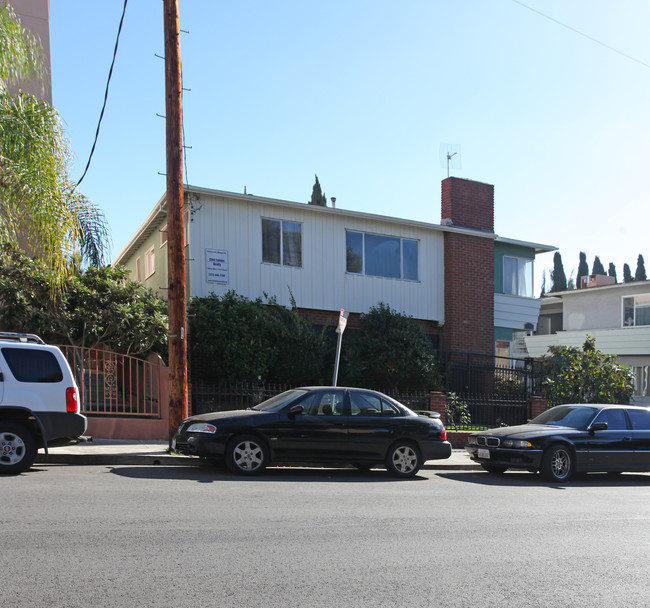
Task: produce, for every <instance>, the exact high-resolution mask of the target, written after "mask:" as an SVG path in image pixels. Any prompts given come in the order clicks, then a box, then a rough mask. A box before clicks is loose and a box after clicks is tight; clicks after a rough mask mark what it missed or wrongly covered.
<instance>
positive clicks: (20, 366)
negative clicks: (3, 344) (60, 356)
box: [2, 348, 63, 382]
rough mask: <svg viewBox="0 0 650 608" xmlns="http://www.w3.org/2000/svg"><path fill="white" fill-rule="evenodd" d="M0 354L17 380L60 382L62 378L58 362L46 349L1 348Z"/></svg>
mask: <svg viewBox="0 0 650 608" xmlns="http://www.w3.org/2000/svg"><path fill="white" fill-rule="evenodd" d="M2 354H3V355H4V358H5V360H6V361H7V365H8V366H9V369H10V370H11V373H12V374H13V376H14V378H16V380H18V382H61V380H63V372H62V371H61V367H60V366H59V362H58V361H57V360H56V357H55V356H54V355H53V354H52V353H50V352H48V351H46V350H36V349H29V350H28V349H26V348H3V349H2Z"/></svg>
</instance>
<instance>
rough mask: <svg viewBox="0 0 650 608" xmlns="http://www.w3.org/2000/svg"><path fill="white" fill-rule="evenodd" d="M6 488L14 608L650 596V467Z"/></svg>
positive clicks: (33, 476) (48, 470)
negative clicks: (547, 477)
mask: <svg viewBox="0 0 650 608" xmlns="http://www.w3.org/2000/svg"><path fill="white" fill-rule="evenodd" d="M0 488H2V497H3V501H2V502H3V508H2V528H1V532H0V546H1V547H2V551H1V552H0V572H2V587H1V588H0V601H1V603H2V604H3V605H10V606H16V607H27V606H29V607H30V608H40V607H48V608H52V607H58V606H61V607H63V606H65V607H77V606H79V607H81V606H83V607H89V606H111V607H121V606H129V607H149V606H151V607H157V606H174V607H184V606H219V607H238V608H246V607H249V606H250V607H253V606H265V607H278V608H279V607H283V608H288V607H293V606H301V607H309V608H311V607H321V606H322V607H325V606H327V607H344V606H354V607H374V606H387V607H401V606H445V607H446V606H450V607H454V606H477V607H478V606H481V607H485V606H506V605H517V606H540V607H548V606H576V607H578V606H580V607H582V606H585V605H589V606H592V607H600V606H603V607H604V606H609V607H613V606H621V607H622V606H625V607H628V608H629V607H633V606H639V607H640V606H647V604H648V596H649V589H648V587H649V585H648V575H647V568H648V559H649V558H650V500H648V499H649V497H650V475H641V474H638V475H633V474H624V475H619V476H616V477H611V476H607V475H589V476H582V477H578V478H577V479H576V480H575V481H573V482H571V483H569V484H565V485H557V484H549V483H546V482H543V481H542V480H541V479H540V478H539V477H538V476H534V475H531V474H527V473H507V474H506V475H505V476H503V477H501V478H495V477H491V476H489V475H488V474H486V473H483V472H473V471H444V470H440V469H438V470H427V469H426V468H425V469H424V470H423V471H421V473H420V475H419V476H418V477H417V478H416V479H414V480H410V481H402V480H396V479H394V478H391V477H389V476H388V475H387V474H386V472H385V471H383V470H376V471H372V472H370V473H367V474H364V473H360V472H357V471H355V470H352V469H345V470H343V469H339V470H326V469H300V468H292V469H277V468H274V469H270V470H269V471H267V473H266V474H265V475H264V476H261V477H257V478H252V479H248V478H237V477H233V476H232V475H231V474H229V473H227V472H226V470H225V469H220V468H217V469H211V468H202V467H182V466H175V467H172V466H115V467H111V466H66V465H43V464H41V465H37V466H35V467H34V468H33V469H32V470H31V471H29V472H28V473H26V474H23V475H20V476H7V477H3V478H0Z"/></svg>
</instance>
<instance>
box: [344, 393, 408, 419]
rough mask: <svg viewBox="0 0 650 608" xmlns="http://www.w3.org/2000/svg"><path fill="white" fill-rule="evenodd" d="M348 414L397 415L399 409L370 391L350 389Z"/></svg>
mask: <svg viewBox="0 0 650 608" xmlns="http://www.w3.org/2000/svg"><path fill="white" fill-rule="evenodd" d="M350 408H351V409H350V414H351V415H352V416H398V415H399V414H400V412H399V410H398V409H397V408H396V407H395V406H393V405H392V404H390V403H388V401H386V400H385V399H381V398H379V397H378V396H377V395H373V394H371V393H359V392H356V391H350Z"/></svg>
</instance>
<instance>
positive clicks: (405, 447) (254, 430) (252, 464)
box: [172, 387, 451, 477]
mask: <svg viewBox="0 0 650 608" xmlns="http://www.w3.org/2000/svg"><path fill="white" fill-rule="evenodd" d="M446 439H447V431H446V430H445V427H444V425H443V424H442V422H441V421H440V417H439V415H438V414H435V413H433V412H421V413H420V414H417V413H415V412H413V411H411V410H410V409H409V408H407V407H405V406H404V405H402V404H401V403H398V402H397V401H395V400H394V399H391V398H390V397H387V396H386V395H383V394H382V393H377V392H375V391H370V390H364V389H357V388H341V387H305V388H296V389H292V390H289V391H286V392H284V393H281V394H279V395H276V396H275V397H272V398H271V399H268V400H267V401H264V402H263V403H260V404H259V405H256V406H255V407H253V408H249V409H247V410H235V411H228V412H212V413H210V414H200V415H197V416H191V417H190V418H187V419H186V420H183V422H182V423H181V426H180V427H179V428H178V431H177V432H176V435H175V436H174V439H173V441H172V448H173V449H174V450H175V451H176V452H178V453H180V454H187V455H192V456H201V457H204V458H208V459H214V460H225V462H226V464H227V465H228V467H229V468H230V470H231V471H233V472H234V473H238V474H242V475H253V474H256V473H260V472H261V471H263V470H264V468H265V467H266V466H267V465H268V464H271V463H276V464H278V463H314V464H330V465H333V464H352V465H354V466H355V467H357V468H359V469H361V470H368V469H370V468H372V467H373V466H374V465H379V464H383V465H384V466H385V467H386V468H387V469H388V471H389V472H390V473H392V474H393V475H396V476H398V477H412V476H414V475H415V474H416V473H417V472H418V471H419V469H420V467H421V466H422V464H423V463H424V462H426V461H427V460H435V459H441V458H449V456H450V455H451V444H450V443H449V442H448V441H446Z"/></svg>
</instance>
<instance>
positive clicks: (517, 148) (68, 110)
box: [50, 0, 650, 293]
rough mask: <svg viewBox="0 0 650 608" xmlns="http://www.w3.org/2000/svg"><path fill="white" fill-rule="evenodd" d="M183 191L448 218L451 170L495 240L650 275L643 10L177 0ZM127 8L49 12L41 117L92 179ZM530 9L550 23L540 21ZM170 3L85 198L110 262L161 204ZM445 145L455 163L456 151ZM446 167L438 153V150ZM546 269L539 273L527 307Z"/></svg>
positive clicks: (137, 11)
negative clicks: (444, 191) (48, 95)
mask: <svg viewBox="0 0 650 608" xmlns="http://www.w3.org/2000/svg"><path fill="white" fill-rule="evenodd" d="M179 8H180V24H181V30H184V33H182V34H181V58H182V63H183V83H184V87H185V88H186V89H187V90H186V91H185V92H184V98H183V110H184V132H185V143H186V146H188V149H187V150H186V174H185V175H184V179H185V180H186V181H187V182H189V183H190V184H192V185H196V186H201V187H205V188H213V189H217V190H227V191H232V192H243V191H244V188H246V191H247V192H248V193H250V194H255V195H258V196H264V197H270V198H278V199H283V200H290V201H297V202H305V203H306V202H307V201H308V200H309V198H310V196H311V191H312V186H313V184H314V175H315V174H317V175H318V178H319V181H320V183H321V186H322V188H323V190H324V192H325V194H326V196H327V197H328V198H329V197H331V196H334V197H336V206H337V207H340V208H345V209H350V210H354V211H360V212H366V213H376V214H380V215H388V216H392V217H400V218H405V219H409V220H417V221H424V222H430V223H434V224H439V223H440V191H441V186H440V183H441V181H442V180H443V179H445V178H446V177H447V163H446V151H447V149H453V150H460V152H459V154H458V155H457V156H456V157H454V159H453V162H452V168H451V169H450V171H449V173H450V175H452V176H456V177H460V178H465V179H471V180H476V181H480V182H486V183H489V184H493V185H494V192H495V232H496V233H497V234H499V235H500V236H503V237H507V238H512V239H519V240H523V241H530V242H534V243H541V244H545V245H551V246H555V247H557V248H558V249H559V251H560V253H561V255H562V260H563V263H564V269H565V272H566V275H567V277H570V276H571V275H574V276H575V274H576V273H577V266H578V261H579V253H580V251H584V252H585V253H586V255H587V261H588V263H589V268H590V270H591V267H592V265H593V260H594V257H595V256H596V255H598V256H599V257H600V260H601V261H602V263H603V264H604V266H605V268H606V269H607V267H608V265H609V263H610V262H612V263H614V264H615V266H616V270H617V274H618V277H619V280H621V279H622V276H623V264H624V263H627V264H628V265H629V266H630V268H631V271H632V274H634V271H635V269H636V264H637V257H638V255H639V254H642V255H643V256H644V258H645V259H646V269H647V270H648V272H649V274H650V243H649V240H648V232H649V231H650V204H649V203H650V167H649V165H650V136H649V135H650V6H649V2H648V0H570V1H567V0H521V1H519V0H399V1H397V0H392V1H389V0H328V2H305V1H304V0H295V1H294V0H273V1H272V2H269V1H268V0H240V1H238V2H227V1H224V0H180V2H179ZM122 9H123V0H103V1H102V2H88V1H87V0H50V38H51V57H52V87H53V104H54V107H55V108H56V109H57V110H58V112H59V114H60V116H61V118H62V120H63V121H64V126H65V129H66V133H67V135H68V137H69V140H70V145H71V148H72V151H73V165H72V171H71V177H72V179H73V180H74V181H77V180H78V179H79V178H80V177H81V175H82V174H83V171H84V168H85V166H86V163H87V161H88V156H89V154H90V150H91V148H92V144H93V139H94V137H95V131H96V128H97V122H98V119H99V115H100V111H101V107H102V103H103V100H104V92H105V88H106V81H107V77H108V72H109V68H110V64H111V60H112V57H113V49H114V46H115V39H116V36H117V30H118V25H119V22H120V17H121V14H122ZM540 13H543V14H540ZM163 55H164V35H163V4H162V2H161V0H131V2H129V3H128V5H127V8H126V14H125V19H124V25H123V28H122V32H121V35H120V40H119V48H118V52H117V57H116V61H115V67H114V69H113V75H112V80H111V83H110V89H109V94H108V102H107V107H106V111H105V114H104V118H103V121H102V124H101V130H100V132H99V137H98V140H97V145H96V149H95V152H94V156H93V159H92V162H91V165H90V168H89V170H88V173H87V175H86V177H85V178H84V180H83V181H82V183H81V185H80V186H79V188H80V190H81V191H82V192H83V193H84V194H85V195H86V196H88V197H89V198H90V199H91V200H92V201H93V202H94V203H96V204H97V205H99V206H100V207H101V208H102V210H103V211H104V213H105V215H106V218H107V220H108V223H109V225H110V230H111V236H112V248H111V259H113V258H115V257H116V256H117V254H118V253H119V252H120V251H121V250H122V248H123V247H124V246H125V245H126V244H127V242H128V240H129V238H130V237H131V236H132V235H133V234H134V232H135V231H136V230H137V228H138V227H139V226H140V225H141V224H142V222H143V221H144V220H145V218H146V217H147V215H148V214H149V213H150V211H151V210H152V209H153V207H154V205H155V203H156V202H157V201H158V200H159V198H160V197H161V196H162V195H163V194H164V191H165V176H164V172H165V120H164V118H161V116H163V115H164V114H165V83H164V60H163V59H161V57H162V56H163ZM450 146H451V148H450ZM441 150H442V154H441ZM552 267H553V253H546V254H543V255H541V256H539V257H538V258H537V261H536V264H535V275H536V283H535V291H536V293H539V291H540V287H541V281H542V276H543V274H544V273H546V275H547V279H546V280H547V290H548V288H549V287H550V279H549V278H548V273H549V271H550V270H551V269H552Z"/></svg>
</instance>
